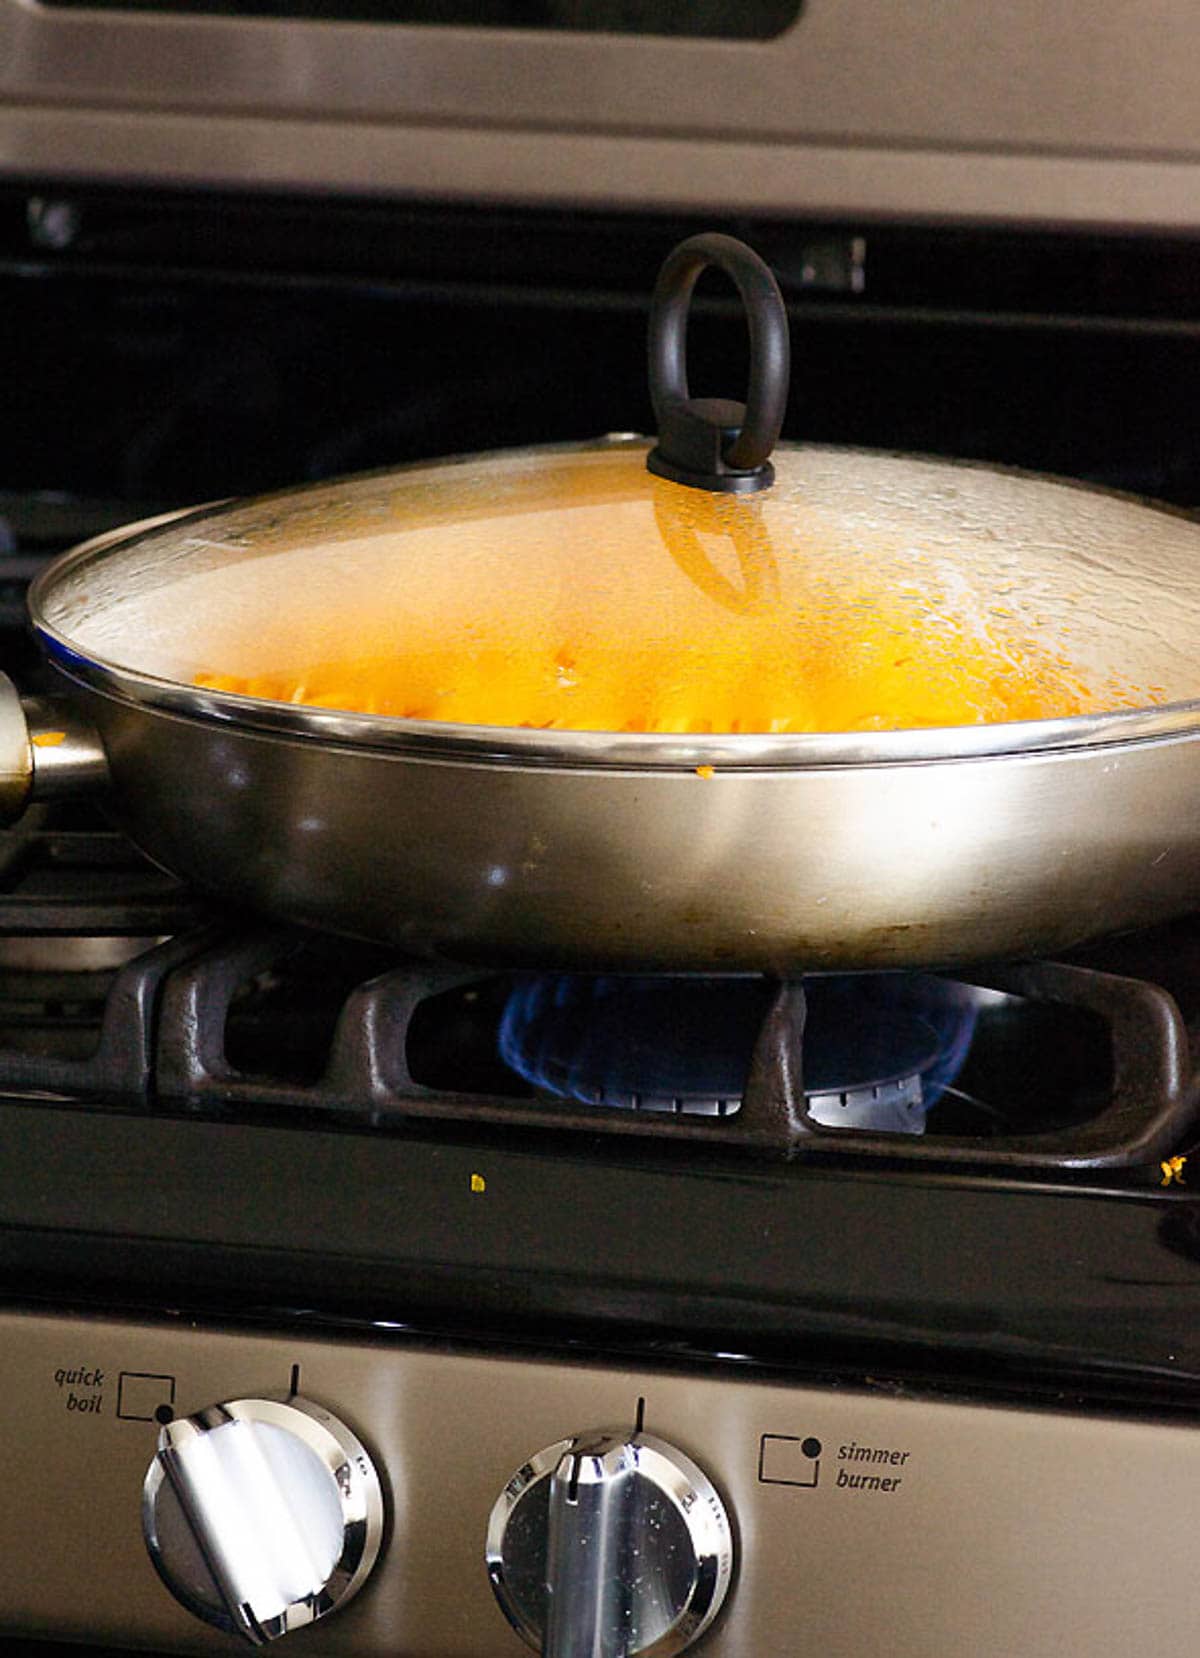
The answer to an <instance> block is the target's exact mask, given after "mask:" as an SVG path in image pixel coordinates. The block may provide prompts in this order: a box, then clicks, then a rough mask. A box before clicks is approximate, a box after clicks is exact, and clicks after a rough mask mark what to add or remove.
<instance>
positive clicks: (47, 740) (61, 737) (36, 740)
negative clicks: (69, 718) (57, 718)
mask: <svg viewBox="0 0 1200 1658" xmlns="http://www.w3.org/2000/svg"><path fill="white" fill-rule="evenodd" d="M29 740H30V742H31V743H32V744H33V746H34V748H58V747H59V745H60V744H62V743H65V742H66V740H67V734H66V732H65V731H37V732H35V733H34V734H33V736H32V737H31V738H30V739H29Z"/></svg>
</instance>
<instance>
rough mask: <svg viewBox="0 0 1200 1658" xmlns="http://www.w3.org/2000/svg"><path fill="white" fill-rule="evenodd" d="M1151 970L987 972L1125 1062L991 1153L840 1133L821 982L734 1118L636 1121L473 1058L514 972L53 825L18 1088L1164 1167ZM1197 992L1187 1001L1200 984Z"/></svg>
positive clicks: (6, 1080)
mask: <svg viewBox="0 0 1200 1658" xmlns="http://www.w3.org/2000/svg"><path fill="white" fill-rule="evenodd" d="M110 937H111V938H115V939H123V940H126V941H128V946H129V949H128V954H129V959H128V960H124V961H121V960H119V959H118V960H117V961H116V962H115V963H114V965H112V966H111V967H109V968H107V969H106V970H104V971H98V970H96V969H95V968H94V967H92V966H90V965H89V966H88V967H86V968H83V969H73V968H72V965H71V960H72V952H73V949H74V948H75V946H76V945H77V943H78V941H79V940H80V939H82V938H110ZM31 938H33V939H40V940H43V941H46V940H53V941H54V945H53V948H52V949H51V952H50V965H49V966H46V965H45V964H44V963H39V965H38V966H37V967H35V968H28V967H22V966H19V965H16V966H12V965H8V966H6V964H5V957H4V952H5V948H6V947H8V948H10V949H12V948H13V947H14V942H15V944H16V945H18V946H19V945H20V944H21V942H22V941H26V940H29V939H31ZM57 950H61V951H62V952H63V960H62V962H61V963H59V962H58V961H57V960H56V958H55V952H56V951H57ZM1130 953H1131V959H1132V957H1133V956H1137V965H1138V967H1139V969H1140V971H1141V972H1143V973H1145V974H1147V975H1148V976H1145V977H1136V978H1135V977H1131V976H1129V975H1128V974H1126V973H1122V972H1114V971H1110V970H1102V969H1100V968H1098V967H1096V966H1094V965H1082V964H1079V963H1067V962H1040V963H1026V964H1016V965H1007V966H1004V967H993V968H989V969H988V970H987V971H986V972H981V973H979V974H972V975H971V976H970V983H972V984H974V985H978V986H980V987H983V988H986V989H990V990H993V991H996V992H999V993H1001V994H1002V995H1004V996H1007V997H1015V998H1023V999H1025V1000H1027V1001H1029V1002H1031V1003H1034V1004H1037V1005H1042V1006H1053V1007H1056V1008H1063V1009H1069V1010H1074V1014H1075V1015H1078V1016H1079V1017H1081V1018H1085V1019H1091V1020H1092V1021H1093V1022H1094V1023H1095V1025H1096V1028H1097V1030H1098V1031H1099V1033H1100V1034H1099V1036H1098V1038H1097V1040H1098V1041H1099V1042H1100V1043H1101V1044H1102V1045H1106V1046H1107V1048H1108V1049H1109V1050H1110V1053H1109V1058H1108V1062H1107V1064H1106V1067H1105V1075H1106V1085H1105V1090H1104V1097H1103V1099H1102V1100H1100V1101H1099V1102H1098V1103H1097V1105H1096V1109H1095V1110H1094V1111H1091V1112H1090V1114H1089V1115H1087V1116H1086V1118H1085V1119H1084V1120H1081V1121H1075V1120H1070V1121H1066V1122H1057V1123H1056V1122H1054V1121H1053V1118H1051V1123H1050V1126H1047V1125H1046V1124H1045V1123H1039V1122H1038V1121H1037V1120H1029V1118H1028V1117H1026V1118H1024V1119H1023V1118H1021V1116H1020V1114H1018V1115H1017V1117H1016V1118H1015V1119H1014V1121H1013V1122H1010V1123H1008V1124H1007V1125H1003V1126H1002V1128H1001V1130H1000V1131H999V1132H992V1133H990V1134H989V1135H988V1136H987V1137H986V1138H983V1139H981V1138H980V1137H979V1136H978V1135H976V1134H974V1133H970V1134H963V1133H940V1134H936V1135H928V1136H913V1135H897V1134H891V1133H884V1132H872V1131H867V1130H862V1129H840V1128H836V1127H830V1126H827V1125H823V1124H821V1123H818V1122H816V1121H815V1120H813V1118H811V1117H810V1115H809V1112H808V1110H807V1108H806V1102H805V1093H804V1079H803V1069H804V1044H805V1018H806V996H805V989H804V984H803V981H800V980H797V981H793V982H780V983H778V984H776V985H774V986H773V988H772V989H771V993H770V995H769V997H768V998H767V1001H766V1012H765V1016H764V1018H763V1020H762V1024H761V1028H760V1029H759V1031H758V1035H757V1039H756V1040H755V1041H754V1044H753V1051H752V1053H751V1055H750V1060H749V1066H748V1073H747V1076H746V1080H745V1086H744V1088H743V1090H742V1093H741V1096H740V1098H739V1099H738V1100H737V1101H735V1102H730V1103H729V1105H728V1108H726V1109H715V1110H711V1111H709V1112H707V1113H704V1114H697V1113H696V1112H693V1111H691V1110H688V1109H687V1108H686V1106H685V1104H684V1102H680V1101H676V1102H674V1103H675V1109H673V1110H672V1109H670V1104H671V1102H669V1101H668V1102H663V1101H661V1100H656V1101H654V1102H652V1103H653V1104H654V1106H655V1107H656V1108H655V1109H645V1110H636V1109H634V1110H628V1109H626V1110H614V1109H611V1108H607V1107H605V1106H603V1105H581V1104H575V1103H570V1102H563V1101H561V1100H557V1099H551V1098H547V1097H546V1096H545V1095H544V1094H542V1093H540V1092H539V1091H537V1090H535V1089H532V1088H530V1087H529V1086H528V1084H526V1083H524V1082H523V1081H522V1080H521V1079H520V1078H518V1077H516V1076H515V1074H514V1073H512V1072H511V1071H509V1070H508V1069H507V1068H506V1067H505V1066H504V1065H503V1064H502V1063H501V1061H500V1060H499V1059H498V1058H496V1057H494V1056H493V1057H492V1058H491V1059H486V1058H485V1059H483V1060H480V1059H479V1057H478V1056H475V1058H474V1059H472V1058H471V1057H469V1053H468V1050H469V1049H470V1041H469V1040H468V1036H467V1033H466V1032H465V1031H464V1032H463V1033H462V1034H461V1036H460V1033H459V1030H458V1027H457V1024H456V1021H457V1020H459V1019H460V1018H461V1017H462V1016H463V1014H464V1011H465V1010H466V1009H467V1008H468V1006H469V1004H471V1003H474V1002H477V1001H480V1000H482V1001H483V1002H486V1000H487V998H488V996H489V995H492V994H493V992H494V990H495V988H496V987H497V986H500V987H501V989H502V988H503V983H504V981H503V979H502V978H497V977H496V976H494V975H486V974H482V973H480V972H477V971H472V970H471V969H468V968H465V967H454V966H447V967H442V966H431V965H428V964H414V963H412V962H399V963H398V962H397V961H396V960H395V958H394V956H393V955H391V954H390V953H389V952H387V951H385V950H382V949H378V948H375V947H372V946H368V945H363V944H357V943H353V942H350V941H345V940H337V939H330V938H324V937H321V936H319V935H315V934H309V933H305V932H302V931H300V930H298V929H293V928H283V927H276V926H272V925H267V924H264V923H259V922H249V923H247V922H246V920H245V919H244V918H232V919H231V918H229V917H227V916H222V915H221V914H219V913H218V912H216V911H215V910H213V909H212V908H211V907H209V906H207V905H206V904H205V903H204V901H203V900H201V899H199V898H197V897H196V896H195V895H194V894H192V893H190V892H189V891H188V890H187V889H186V888H184V887H182V886H181V885H180V884H179V883H178V882H176V881H174V880H173V878H172V877H170V876H168V875H166V874H165V873H163V872H162V871H160V870H158V869H156V868H155V867H154V866H153V865H151V864H149V863H148V862H147V861H146V860H145V859H143V858H142V857H141V855H140V854H139V853H138V852H137V851H136V849H135V848H133V847H132V846H130V844H129V843H128V842H127V841H126V840H124V838H123V837H122V836H121V835H120V834H119V833H118V832H116V831H114V830H112V829H109V828H107V827H106V826H104V825H103V824H102V823H100V822H96V823H85V824H84V825H83V826H82V827H80V826H79V825H78V822H77V820H73V823H71V824H68V825H64V824H63V823H61V822H59V821H57V820H56V818H55V816H54V814H53V813H46V812H42V813H39V814H31V815H30V817H29V818H27V819H26V821H25V822H24V823H23V824H22V825H21V826H20V827H19V829H17V830H11V831H7V832H5V834H4V835H3V836H0V1091H3V1092H4V1093H5V1094H7V1095H8V1096H9V1097H10V1099H19V1098H20V1097H21V1096H23V1095H24V1096H31V1097H39V1098H42V1099H45V1098H54V1099H60V1100H63V1101H64V1102H69V1103H72V1104H78V1105H84V1106H90V1107H93V1108H103V1107H104V1106H105V1105H110V1106H111V1105H116V1106H119V1107H120V1108H122V1109H126V1110H127V1109H130V1108H132V1109H140V1110H144V1111H156V1112H160V1113H166V1114H171V1113H173V1112H185V1113H197V1112H198V1113H212V1114H217V1115H220V1116H225V1117H235V1118H236V1117H238V1116H239V1115H244V1116H247V1117H253V1118H255V1119H256V1120H261V1119H262V1117H263V1116H264V1115H267V1116H269V1117H271V1118H273V1119H279V1120H291V1121H295V1122H296V1123H297V1124H300V1123H303V1122H306V1121H312V1120H313V1118H314V1117H317V1118H322V1119H324V1120H329V1119H330V1118H331V1117H333V1118H336V1119H338V1120H340V1121H342V1122H344V1123H348V1124H351V1125H353V1126H355V1127H360V1128H362V1129H376V1130H378V1129H383V1130H387V1129H394V1128H399V1127H402V1126H403V1125H405V1124H408V1123H414V1122H420V1123H424V1124H430V1123H437V1122H440V1123H443V1124H448V1123H451V1122H458V1123H464V1122H465V1123H475V1124H486V1125H496V1126H509V1127H518V1128H522V1129H542V1130H544V1129H554V1130H566V1131H571V1132H581V1131H582V1132H586V1133H589V1134H602V1135H611V1134H619V1135H625V1136H628V1137H634V1138H642V1137H654V1138H655V1139H657V1140H660V1141H674V1142H687V1143H689V1144H696V1143H707V1144H709V1145H719V1146H722V1147H736V1148H742V1149H745V1150H750V1151H757V1152H760V1153H766V1154H771V1155H776V1156H794V1155H797V1154H805V1155H813V1154H821V1155H828V1154H835V1155H843V1154H846V1153H852V1154H853V1155H854V1156H855V1157H857V1158H865V1159H868V1160H871V1159H874V1160H879V1159H888V1160H891V1161H895V1160H897V1159H899V1160H903V1161H912V1160H918V1161H923V1162H929V1161H933V1162H937V1163H942V1164H952V1165H953V1164H957V1165H974V1166H980V1165H986V1166H988V1167H992V1168H1002V1169H1010V1170H1014V1171H1019V1170H1036V1169H1048V1168H1054V1169H1101V1168H1114V1167H1120V1166H1124V1165H1130V1164H1144V1163H1151V1164H1152V1163H1154V1162H1156V1161H1157V1160H1158V1159H1159V1158H1161V1157H1164V1156H1166V1155H1167V1154H1169V1153H1170V1152H1172V1151H1174V1150H1177V1149H1178V1148H1179V1146H1180V1145H1181V1144H1182V1143H1183V1142H1184V1140H1185V1138H1186V1136H1187V1134H1188V1133H1189V1132H1190V1131H1191V1129H1192V1127H1193V1124H1194V1121H1195V1118H1196V1106H1197V1099H1196V1089H1195V1087H1194V1086H1193V1081H1192V1077H1193V1064H1192V1059H1191V1056H1190V1053H1189V1030H1188V1026H1187V1023H1186V1021H1185V1019H1184V1016H1183V1014H1182V1013H1181V1011H1180V1006H1179V1003H1178V1001H1177V999H1176V997H1175V996H1172V995H1171V994H1170V993H1169V992H1168V991H1167V990H1166V989H1163V988H1161V986H1160V984H1159V983H1157V982H1154V976H1153V971H1154V962H1155V954H1154V951H1153V949H1152V948H1151V947H1150V946H1148V945H1147V944H1146V942H1145V941H1144V940H1143V941H1142V944H1141V954H1140V956H1138V955H1137V951H1136V950H1135V949H1133V947H1131V952H1130ZM1180 953H1181V952H1180V950H1179V948H1178V947H1177V946H1176V947H1174V948H1173V949H1172V950H1171V952H1170V954H1171V957H1172V959H1173V960H1174V959H1178V957H1179V956H1180ZM21 959H22V957H21V951H20V949H19V948H18V949H17V950H16V956H15V960H16V962H17V963H18V964H19V963H20V961H21ZM1160 976H1161V975H1160ZM1174 988H1175V989H1176V993H1177V995H1183V994H1184V992H1185V991H1186V989H1187V986H1186V985H1185V986H1183V987H1180V986H1175V987H1174ZM1184 999H1185V1000H1186V997H1184ZM431 1028H433V1029H435V1030H436V1034H437V1044H436V1045H437V1046H440V1049H441V1050H442V1052H443V1055H448V1056H449V1068H448V1069H447V1061H446V1059H443V1061H442V1062H441V1068H440V1070H439V1066H438V1065H437V1064H434V1065H433V1067H432V1078H431V1076H430V1075H429V1074H428V1073H429V1071H430V1067H429V1065H428V1063H425V1067H424V1069H422V1066H421V1065H416V1064H414V1062H413V1054H414V1052H415V1051H416V1049H418V1048H420V1047H421V1046H422V1044H423V1045H424V1046H425V1047H426V1048H427V1047H428V1046H429V1041H428V1034H429V1031H430V1029H431ZM31 1032H33V1033H35V1034H34V1035H33V1036H31ZM418 1038H419V1039H420V1040H417V1039H418ZM464 1055H467V1056H468V1057H466V1058H464V1057H463V1056H464ZM648 1103H649V1102H648ZM664 1103H665V1104H666V1106H667V1107H668V1108H667V1109H663V1106H664Z"/></svg>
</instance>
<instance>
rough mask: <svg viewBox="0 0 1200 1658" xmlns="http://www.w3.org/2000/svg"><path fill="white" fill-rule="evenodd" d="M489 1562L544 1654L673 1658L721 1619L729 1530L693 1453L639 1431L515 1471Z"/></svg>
mask: <svg viewBox="0 0 1200 1658" xmlns="http://www.w3.org/2000/svg"><path fill="white" fill-rule="evenodd" d="M487 1563H488V1575H489V1577H490V1578H491V1582H492V1588H493V1589H494V1591H495V1593H496V1598H497V1599H498V1600H499V1602H500V1605H501V1607H502V1608H503V1609H504V1612H505V1614H506V1615H507V1617H508V1619H509V1622H510V1623H511V1624H512V1625H513V1627H514V1628H515V1629H516V1630H517V1632H518V1633H519V1634H520V1635H522V1636H523V1637H524V1638H525V1640H526V1641H527V1642H528V1643H529V1645H530V1646H533V1647H536V1648H538V1649H539V1651H540V1652H541V1653H542V1655H543V1658H638V1655H639V1654H645V1655H648V1658H649V1655H653V1658H668V1655H669V1654H672V1653H677V1652H682V1651H683V1650H684V1648H685V1647H688V1646H690V1645H691V1643H692V1642H693V1641H694V1640H695V1639H696V1638H697V1637H698V1636H699V1635H701V1634H702V1633H703V1632H704V1630H705V1629H707V1628H708V1626H709V1624H710V1623H711V1622H712V1620H713V1618H714V1617H716V1615H717V1612H718V1610H719V1609H720V1606H721V1602H722V1601H723V1599H724V1598H725V1592H726V1590H727V1589H728V1587H729V1582H730V1578H731V1577H732V1575H733V1534H732V1530H731V1527H730V1523H729V1516H728V1514H727V1513H726V1511H725V1506H724V1504H723V1503H722V1501H721V1499H720V1497H719V1496H718V1494H717V1492H716V1490H715V1489H714V1487H713V1485H712V1483H711V1482H710V1480H709V1479H708V1478H707V1476H706V1475H705V1474H704V1473H703V1472H702V1470H701V1469H699V1468H698V1467H697V1466H696V1464H695V1463H694V1462H693V1461H692V1460H691V1459H690V1457H687V1456H685V1455H684V1453H683V1452H682V1451H680V1450H677V1449H676V1448H675V1447H674V1446H673V1445H668V1444H667V1443H666V1442H665V1441H664V1440H661V1439H657V1438H655V1437H654V1436H653V1435H652V1434H648V1433H643V1432H642V1431H641V1430H640V1429H638V1430H636V1431H633V1432H630V1431H628V1430H616V1431H612V1430H603V1429H601V1430H597V1431H595V1432H593V1433H585V1434H579V1435H577V1436H576V1437H575V1438H574V1439H563V1440H560V1441H559V1442H558V1443H557V1444H555V1445H550V1446H548V1447H547V1448H546V1449H545V1450H544V1451H540V1452H539V1453H538V1454H537V1456H535V1457H533V1458H531V1459H530V1461H529V1462H527V1463H526V1464H525V1466H524V1467H523V1468H521V1469H519V1470H518V1472H517V1473H516V1474H514V1475H513V1477H512V1479H511V1480H510V1481H509V1482H508V1484H507V1486H505V1488H504V1491H503V1493H502V1494H501V1496H500V1498H499V1500H498V1502H497V1503H496V1505H495V1507H494V1508H493V1510H492V1516H491V1523H490V1525H489V1527H488V1538H487Z"/></svg>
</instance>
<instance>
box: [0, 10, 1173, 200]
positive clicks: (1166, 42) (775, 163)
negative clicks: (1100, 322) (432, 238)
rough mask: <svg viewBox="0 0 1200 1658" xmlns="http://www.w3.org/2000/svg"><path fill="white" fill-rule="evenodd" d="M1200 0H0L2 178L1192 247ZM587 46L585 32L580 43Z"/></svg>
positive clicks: (0, 149) (0, 138) (0, 169)
mask: <svg viewBox="0 0 1200 1658" xmlns="http://www.w3.org/2000/svg"><path fill="white" fill-rule="evenodd" d="M1194 23H1195V19H1194V7H1193V6H1192V4H1191V0H1161V3H1160V4H1159V5H1158V6H1156V8H1155V16H1154V24H1153V27H1152V28H1151V27H1147V25H1146V21H1145V18H1144V16H1143V14H1142V12H1141V11H1140V10H1139V9H1138V8H1125V9H1124V10H1121V9H1118V8H1113V7H1108V8H1104V9H1102V11H1101V12H1099V13H1098V12H1097V10H1096V8H1095V7H1094V6H1092V5H1089V4H1088V3H1087V0H1064V3H1063V4H1060V5H1056V6H1053V7H1047V6H1044V5H1041V4H1039V3H1038V0H1018V3H1017V4H1015V5H1010V6H1008V7H1006V8H1004V10H1003V11H1002V12H1000V11H998V10H997V8H996V6H995V5H994V3H993V0H961V3H960V4H958V5H956V6H954V7H951V8H946V7H937V6H913V5H912V4H909V3H906V0H839V4H837V5H829V4H827V3H821V0H807V3H806V0H707V3H706V4H705V5H703V6H695V5H685V4H680V3H679V0H637V3H636V4H628V3H622V4H618V3H617V0H607V3H606V4H602V5H590V6H582V5H579V4H577V3H575V0H495V3H493V4H492V5H490V6H487V7H482V8H481V7H480V6H478V5H472V4H470V3H469V0H436V3H435V0H397V3H396V4H392V5H383V4H381V3H380V0H355V3H354V4H353V5H351V6H345V5H340V4H335V0H161V3H160V4H155V3H154V0H136V3H135V5H134V6H132V7H131V6H130V5H129V4H128V0H119V3H118V0H48V3H47V0H43V3H41V4H30V3H28V0H0V173H3V174H7V175H8V176H11V177H26V178H31V177H32V178H38V177H43V178H44V177H46V176H55V177H57V178H58V179H60V180H64V179H69V178H74V179H83V178H87V179H92V180H95V179H97V178H102V179H106V180H123V181H128V182H157V183H171V184H184V183H204V184H206V185H227V186H250V187H254V188H259V187H269V186H273V187H276V188H286V189H298V190H304V191H310V190H321V191H329V190H337V191H342V192H353V193H366V194H375V193H379V192H383V193H388V194H397V193H398V194H403V195H417V196H426V197H427V196H437V197H440V198H443V199H449V198H455V199H459V200H476V201H497V200H507V201H514V200H522V201H526V202H542V203H547V204H549V203H555V204H563V203H572V204H575V205H584V204H589V203H590V204H593V205H605V206H613V205H625V206H634V207H642V208H644V207H649V206H660V207H665V206H670V207H672V208H674V209H678V210H684V211H688V210H701V209H703V210H707V211H721V212H730V211H739V210H745V211H748V212H755V211H757V212H773V213H789V214H790V213H795V212H804V213H820V214H825V215H830V216H834V215H836V216H839V217H842V216H847V215H853V216H861V215H875V216H878V215H888V216H891V217H906V218H910V219H911V218H921V219H925V220H928V219H930V218H936V219H951V220H958V221H962V220H1003V221H1007V222H1010V223H1011V222H1013V221H1021V222H1025V223H1038V222H1041V223H1055V224H1059V225H1063V224H1071V223H1075V224H1092V225H1113V224H1120V225H1124V226H1128V227H1132V226H1144V227H1150V226H1158V227H1174V228H1185V227H1189V226H1194V225H1195V224H1196V222H1197V207H1196V203H1197V201H1200V189H1198V184H1200V147H1198V143H1197V129H1196V123H1195V119H1194V112H1195V110H1196V108H1197V106H1198V105H1200V54H1197V53H1196V51H1195V50H1194V45H1195V37H1194ZM585 25H587V26H586V27H585Z"/></svg>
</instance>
